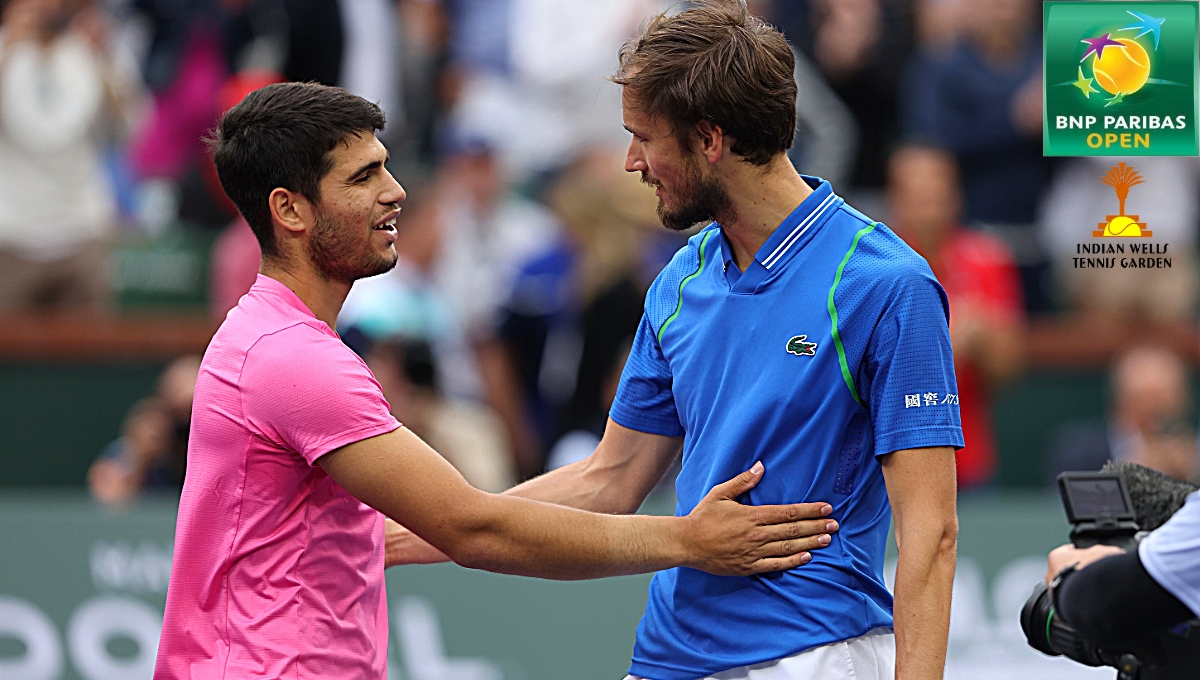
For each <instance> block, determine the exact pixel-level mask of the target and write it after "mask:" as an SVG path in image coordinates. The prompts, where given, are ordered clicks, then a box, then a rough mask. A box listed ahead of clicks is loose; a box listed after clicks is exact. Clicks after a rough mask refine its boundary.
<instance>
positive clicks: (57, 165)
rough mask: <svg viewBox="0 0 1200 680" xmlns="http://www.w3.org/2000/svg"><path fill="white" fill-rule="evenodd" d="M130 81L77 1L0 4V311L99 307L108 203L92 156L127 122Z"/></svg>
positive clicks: (101, 25) (98, 20) (110, 216)
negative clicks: (1, 7) (1, 13)
mask: <svg viewBox="0 0 1200 680" xmlns="http://www.w3.org/2000/svg"><path fill="white" fill-rule="evenodd" d="M135 79H136V73H135V72H133V71H132V69H131V67H130V65H129V64H126V63H123V62H122V60H121V59H119V58H118V57H117V56H116V55H114V53H113V52H112V51H111V50H110V44H109V30H108V26H107V24H106V22H105V19H104V16H103V15H102V14H101V12H100V10H99V9H97V8H95V7H92V6H91V5H90V4H89V3H87V2H83V1H81V0H11V1H10V2H9V3H8V4H7V5H6V6H4V8H3V16H2V18H0V312H8V311H14V310H19V309H48V308H56V307H87V308H92V309H100V308H103V307H105V306H106V304H107V302H108V299H109V285H108V276H107V270H106V266H107V253H108V241H109V236H110V233H111V231H112V228H113V226H114V224H113V222H114V220H115V218H116V203H115V199H114V196H113V191H112V188H111V186H110V183H109V181H108V177H107V175H106V172H105V170H104V168H103V166H102V160H101V159H102V155H103V152H104V149H105V146H106V144H107V143H108V142H109V141H111V140H112V139H113V138H115V137H119V136H120V135H122V134H123V133H124V132H125V130H126V129H127V128H128V127H129V126H130V125H131V124H132V118H133V116H134V114H135V112H136V104H137V85H136V80H135Z"/></svg>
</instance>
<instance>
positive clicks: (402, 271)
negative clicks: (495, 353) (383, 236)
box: [338, 188, 517, 492]
mask: <svg viewBox="0 0 1200 680" xmlns="http://www.w3.org/2000/svg"><path fill="white" fill-rule="evenodd" d="M436 199H437V196H436V193H434V192H433V191H431V190H429V189H428V188H424V189H422V188H414V189H412V190H411V191H409V192H408V198H407V199H405V201H404V205H403V207H402V208H401V210H402V212H401V214H400V218H399V220H398V222H397V223H396V228H397V237H396V252H397V253H398V254H399V258H398V259H397V261H396V266H395V267H394V268H392V270H391V271H388V272H387V273H384V274H381V275H379V276H374V277H370V278H366V279H360V280H359V281H357V282H355V284H354V287H353V288H352V289H351V290H350V295H349V296H347V298H346V303H345V304H344V305H343V306H342V311H341V314H340V315H339V316H338V332H339V333H340V334H341V336H342V338H343V339H344V340H345V342H346V344H348V345H350V347H351V348H353V349H354V350H355V351H356V352H358V353H359V354H360V355H361V356H362V357H363V359H364V360H365V361H366V362H367V365H368V366H369V367H370V368H371V371H372V372H373V373H374V374H375V377H376V378H377V379H378V380H379V384H380V386H381V387H382V388H383V394H384V397H386V398H387V401H388V404H390V405H391V408H392V415H394V416H396V419H397V420H400V421H401V422H403V423H405V425H406V426H407V427H409V428H410V429H411V430H412V431H413V432H415V433H417V435H419V436H420V437H421V438H422V439H424V440H425V441H426V442H428V443H429V444H430V446H434V447H436V450H437V451H438V452H439V453H441V454H442V455H443V456H445V458H446V460H448V461H450V464H451V465H453V466H454V467H455V468H457V469H458V471H459V472H460V473H462V475H463V477H464V478H466V480H467V481H468V482H470V483H471V485H473V486H475V487H476V488H479V489H483V490H485V491H492V492H499V491H503V490H505V489H507V488H508V487H510V486H512V485H513V484H515V483H516V482H517V475H516V464H515V461H514V459H513V454H512V450H511V448H510V446H509V440H508V436H507V432H506V430H505V427H504V423H503V422H502V421H501V420H500V419H499V418H498V417H497V416H496V414H495V412H494V411H493V409H492V408H490V407H489V406H488V404H487V402H486V401H484V400H483V399H481V398H479V397H475V398H470V397H464V396H463V395H462V393H460V392H457V391H455V390H454V389H451V388H450V387H449V386H448V385H447V376H453V375H455V369H456V367H458V366H457V365H458V364H461V363H464V362H468V361H470V362H472V363H473V362H474V359H473V352H474V346H473V344H472V340H471V338H470V337H468V334H467V331H466V329H465V328H464V327H463V326H462V324H461V319H460V318H459V317H458V316H457V315H455V314H454V313H453V312H452V309H451V304H450V301H449V299H448V298H447V297H446V296H445V294H444V292H443V291H442V290H441V289H439V288H438V287H437V286H436V285H434V282H433V275H434V268H435V267H436V266H437V263H438V258H439V254H440V252H441V250H442V231H443V229H442V224H441V222H440V220H439V215H438V210H439V206H438V202H437V200H436Z"/></svg>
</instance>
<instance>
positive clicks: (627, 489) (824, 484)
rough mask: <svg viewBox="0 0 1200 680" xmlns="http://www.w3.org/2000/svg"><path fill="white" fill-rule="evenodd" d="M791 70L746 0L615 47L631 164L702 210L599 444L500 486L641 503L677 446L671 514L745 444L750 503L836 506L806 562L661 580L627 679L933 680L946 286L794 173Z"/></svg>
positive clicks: (683, 220)
mask: <svg viewBox="0 0 1200 680" xmlns="http://www.w3.org/2000/svg"><path fill="white" fill-rule="evenodd" d="M792 70H793V57H792V53H791V51H790V49H789V47H788V45H787V43H786V41H785V40H784V38H783V36H782V35H781V34H780V33H778V32H777V31H775V30H774V29H772V28H771V27H769V26H767V25H765V24H763V23H762V22H761V21H759V20H758V19H756V18H754V17H752V16H749V15H748V14H747V12H746V10H745V7H744V5H742V6H739V4H738V3H722V4H715V3H702V4H700V5H699V6H698V7H696V8H693V9H689V10H686V11H684V12H682V13H679V14H677V15H675V16H671V17H667V16H660V17H658V18H657V19H655V20H654V21H653V22H651V23H650V24H649V26H648V27H647V29H646V30H645V32H644V33H643V34H642V35H641V36H640V37H639V38H637V39H635V40H633V41H631V42H630V43H628V44H627V45H626V46H625V47H624V49H623V50H622V52H621V60H620V70H619V71H618V74H617V77H616V78H615V80H616V82H618V83H619V84H621V85H622V86H623V97H622V99H623V102H622V103H623V114H624V121H625V127H626V128H627V129H628V130H629V131H630V132H631V133H632V135H633V139H632V140H631V143H630V146H629V152H628V156H627V159H626V170H628V171H630V172H640V173H641V174H642V177H643V179H644V181H646V182H647V183H649V184H651V185H652V186H654V187H655V188H656V194H657V195H658V197H659V199H660V203H659V217H660V218H661V219H662V222H663V224H664V225H665V226H667V227H668V228H671V229H680V230H681V229H687V228H689V227H691V226H692V225H694V224H697V223H706V224H707V226H705V227H704V228H703V229H702V230H701V231H700V232H699V233H698V234H696V235H695V236H693V237H692V238H691V239H690V240H689V242H688V244H687V246H686V247H684V248H683V249H682V250H680V251H679V252H678V253H677V254H676V255H675V257H674V259H673V260H672V261H671V263H670V264H669V265H667V267H666V268H665V269H664V270H663V271H662V273H661V274H659V276H658V278H657V279H656V280H655V282H654V284H653V285H652V286H651V288H650V291H649V293H648V294H647V297H646V307H645V314H644V315H643V317H642V320H641V326H640V328H639V329H638V332H637V336H636V338H635V340H634V344H633V349H632V351H631V353H630V356H629V360H628V362H627V363H626V366H625V370H624V373H623V375H622V378H621V384H620V387H619V389H618V392H617V396H616V400H615V402H614V403H613V406H612V410H611V412H610V419H609V422H608V426H607V429H606V430H605V433H604V437H603V440H602V441H601V442H600V445H599V447H598V448H597V449H596V452H595V453H594V454H593V455H592V456H591V457H589V458H587V459H586V460H583V461H581V462H579V463H576V464H574V465H570V466H567V467H564V468H560V469H558V470H556V471H554V472H551V473H549V474H547V475H544V476H542V477H539V478H537V479H534V480H531V481H529V482H526V483H525V484H523V485H521V486H518V487H516V488H515V489H513V490H511V491H510V493H514V494H517V495H520V496H524V497H528V498H535V499H538V500H542V501H548V502H553V503H560V504H565V505H570V506H573V507H578V508H585V509H588V510H593V511H600V512H610V513H628V512H633V511H635V510H636V509H637V508H638V506H639V505H640V504H641V502H642V501H643V499H645V497H646V495H647V494H648V493H649V492H650V490H651V489H652V488H653V487H654V485H655V483H656V482H657V481H658V480H659V478H661V477H662V475H663V474H664V472H665V470H666V469H667V467H668V465H669V464H670V463H671V461H672V460H673V459H674V458H675V456H676V455H677V454H678V453H679V451H680V449H681V448H682V450H683V464H682V470H681V471H680V473H679V477H678V481H677V482H676V490H677V492H678V497H679V503H678V506H677V508H676V513H677V514H679V515H685V514H687V513H688V512H689V511H690V510H691V509H692V508H693V507H695V506H696V504H697V503H699V502H700V500H701V499H702V498H703V497H704V495H705V494H706V493H707V492H708V491H709V490H710V489H711V488H712V487H713V486H715V485H716V484H718V483H720V482H722V481H724V480H726V479H728V478H730V477H731V476H733V475H735V474H737V473H738V472H740V471H742V470H746V469H747V468H749V467H750V466H751V465H753V464H754V463H755V462H757V461H761V462H762V463H763V464H764V465H765V466H766V473H765V474H764V475H763V477H762V480H761V481H760V482H759V484H758V486H757V487H755V488H754V489H753V490H752V491H750V492H749V493H746V494H744V497H743V499H742V500H743V502H745V503H748V504H755V505H757V504H769V503H797V502H810V503H812V506H811V507H813V508H814V511H813V515H812V516H813V517H820V516H821V510H822V509H823V510H826V511H828V510H831V512H829V514H828V517H826V518H823V519H816V520H813V521H811V522H810V523H809V525H811V528H812V531H811V533H809V534H808V535H803V536H802V535H800V534H799V532H798V534H797V536H796V539H795V540H796V544H795V545H796V546H798V547H799V548H800V549H803V550H812V552H811V553H810V554H811V556H812V557H811V560H810V561H809V562H808V563H807V564H805V565H803V566H801V567H798V568H795V569H791V570H788V571H784V572H775V573H770V574H766V575H760V576H745V577H731V576H712V575H709V574H705V573H703V572H700V571H696V570H693V569H687V568H676V569H671V570H668V571H663V572H659V573H658V574H656V575H655V577H654V579H653V581H652V582H651V585H650V593H649V601H648V603H647V606H646V613H645V616H644V617H643V618H642V621H641V623H640V625H639V626H638V630H637V641H636V643H635V646H634V653H633V664H632V667H631V669H630V676H631V677H632V678H646V679H649V680H690V679H692V678H701V677H708V676H713V677H716V678H720V679H721V680H810V679H813V678H816V679H819V680H840V679H842V678H845V679H847V680H849V679H851V678H854V679H856V680H884V679H886V680H893V678H896V679H902V680H912V679H918V678H919V679H928V680H933V679H935V678H941V677H942V672H943V667H944V664H945V655H946V640H947V632H948V628H949V620H950V592H951V585H952V582H953V579H954V562H955V547H956V540H957V531H958V526H957V519H956V514H955V478H954V450H955V448H961V447H962V446H963V440H962V430H961V427H960V424H959V411H958V395H957V388H956V386H955V378H954V362H953V356H952V354H951V349H950V336H949V329H948V307H947V302H946V296H945V293H944V292H943V290H942V288H941V286H940V285H939V284H938V282H937V280H936V279H935V278H934V276H933V273H932V272H931V271H930V269H929V266H928V265H927V264H926V262H925V261H924V260H923V259H922V258H921V257H920V256H918V255H917V254H916V253H915V252H913V251H912V250H911V249H909V248H908V247H907V246H906V245H905V244H904V242H903V241H901V240H900V239H899V238H897V237H896V235H895V234H893V233H892V232H891V230H889V229H888V228H887V227H886V226H884V225H882V224H880V223H878V222H874V221H872V220H871V219H870V218H868V217H866V216H864V215H862V214H861V213H859V212H858V211H856V210H854V209H853V208H851V207H850V206H848V205H846V203H845V201H843V200H842V199H841V198H840V197H839V196H838V195H837V194H835V193H834V192H833V190H832V189H831V187H830V186H829V184H828V183H827V182H824V181H822V180H819V179H817V178H814V177H803V176H801V175H799V174H797V172H796V171H795V169H794V168H793V166H792V164H791V163H790V162H789V160H788V158H787V155H786V152H787V150H788V148H789V147H790V145H791V142H792V138H793V135H794V131H795V125H796V117H795V103H796V96H797V91H796V85H795V81H794V80H793V76H792ZM826 504H828V505H826ZM893 514H894V516H895V528H896V541H897V544H898V547H899V551H900V555H899V566H898V567H897V573H896V582H895V600H894V602H893V598H892V595H891V594H889V592H888V590H887V589H886V588H885V586H884V581H883V561H884V550H885V544H886V540H887V533H888V525H889V520H891V519H892V516H893ZM402 543H403V541H395V542H394V545H400V544H402ZM817 548H820V549H817ZM420 551H421V549H420V548H413V557H411V558H409V560H408V561H427V560H425V559H422V558H420V557H419V555H420V554H421V552H420ZM430 559H432V558H430ZM893 630H894V633H893Z"/></svg>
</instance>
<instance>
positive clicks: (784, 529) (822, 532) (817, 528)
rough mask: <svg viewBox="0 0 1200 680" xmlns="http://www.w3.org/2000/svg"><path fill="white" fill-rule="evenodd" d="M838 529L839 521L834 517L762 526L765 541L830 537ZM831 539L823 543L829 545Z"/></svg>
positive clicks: (761, 530)
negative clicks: (833, 518)
mask: <svg viewBox="0 0 1200 680" xmlns="http://www.w3.org/2000/svg"><path fill="white" fill-rule="evenodd" d="M837 530H838V523H837V521H836V520H832V519H809V520H804V521H801V522H788V523H787V524H769V525H767V526H764V527H760V532H761V535H762V537H763V542H764V543H773V542H775V541H786V540H788V539H793V538H810V537H811V538H814V539H815V538H819V537H822V536H823V537H825V538H828V537H829V536H828V535H829V534H831V533H833V532H835V531H837ZM828 544H829V541H826V542H825V543H822V544H821V545H828Z"/></svg>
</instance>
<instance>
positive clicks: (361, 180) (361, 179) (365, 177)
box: [354, 175, 371, 184]
mask: <svg viewBox="0 0 1200 680" xmlns="http://www.w3.org/2000/svg"><path fill="white" fill-rule="evenodd" d="M369 179H371V176H370V175H363V176H361V177H359V178H358V179H356V180H354V183H355V184H366V182H367V180H369Z"/></svg>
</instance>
